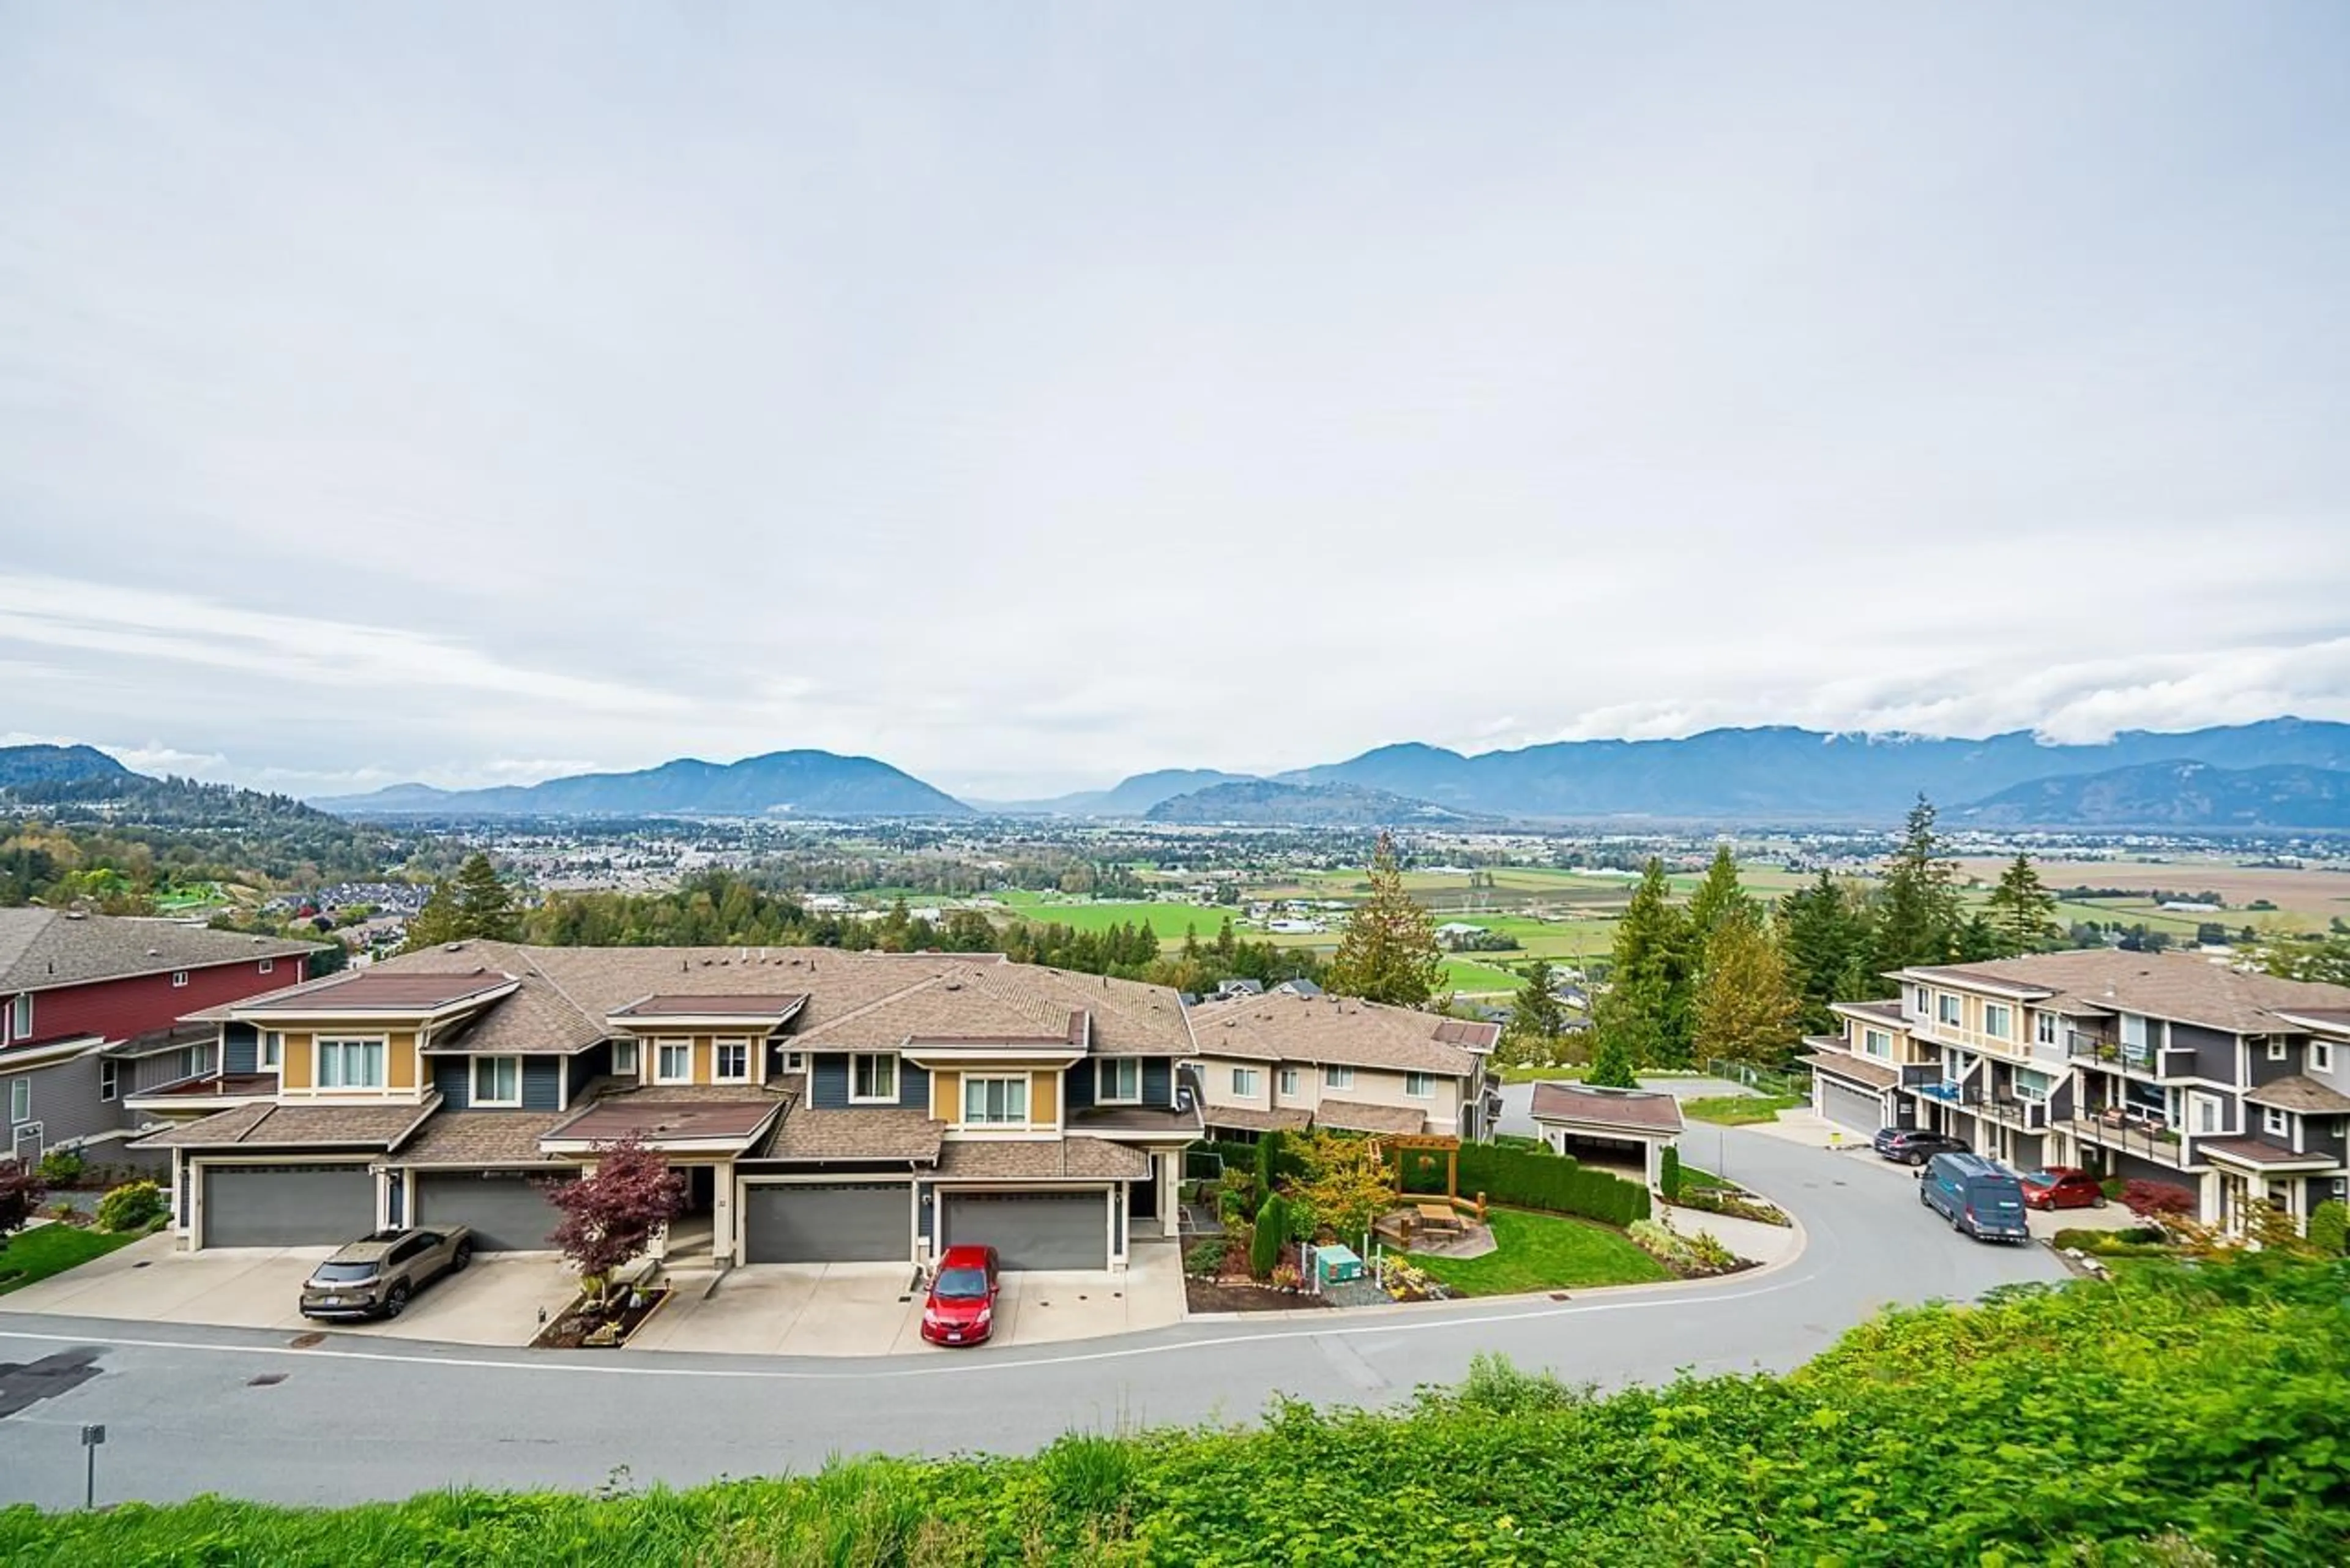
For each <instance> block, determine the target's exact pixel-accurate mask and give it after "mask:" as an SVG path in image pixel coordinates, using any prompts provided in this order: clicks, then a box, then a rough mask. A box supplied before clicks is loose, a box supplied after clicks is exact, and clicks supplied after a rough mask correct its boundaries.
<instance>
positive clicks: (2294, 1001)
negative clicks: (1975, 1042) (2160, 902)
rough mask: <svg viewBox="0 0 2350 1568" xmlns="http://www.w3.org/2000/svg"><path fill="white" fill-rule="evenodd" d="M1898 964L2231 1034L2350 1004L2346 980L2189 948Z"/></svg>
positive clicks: (2053, 1005)
mask: <svg viewBox="0 0 2350 1568" xmlns="http://www.w3.org/2000/svg"><path fill="white" fill-rule="evenodd" d="M1898 972H1899V973H1900V974H1902V975H1903V976H1905V977H1906V978H1908V979H1910V980H1913V981H1925V982H1926V983H1928V984H1929V985H1930V984H1932V983H1934V982H1935V981H1942V982H1943V983H1945V984H1949V985H1953V986H1966V985H1970V984H1972V985H1984V986H1992V987H1997V988H2000V989H2002V990H2008V991H2013V992H2021V993H2023V994H2025V995H2026V996H2027V997H2032V998H2033V999H2034V1000H2033V1006H2045V1007H2049V1008H2050V1009H2052V1010H2053V1011H2059V1012H2064V1011H2077V1010H2079V1009H2080V1008H2083V1007H2087V1008H2094V1009H2095V1010H2098V1011H2101V1012H2111V1011H2124V1012H2139V1013H2144V1014H2146V1015H2147V1016H2148V1017H2151V1018H2166V1019H2169V1020H2171V1021H2172V1022H2174V1023H2199V1024H2202V1025H2204V1026H2205V1027H2207V1028H2211V1029H2222V1030H2225V1031H2227V1032H2228V1033H2231V1034H2279V1033H2292V1032H2293V1027H2294V1026H2293V1024H2292V1023H2290V1022H2288V1021H2287V1020H2286V1019H2284V1018H2283V1017H2282V1016H2280V1015H2281V1014H2283V1013H2289V1012H2307V1011H2310V1010H2313V1009H2317V1010H2324V1009H2331V1008H2340V1007H2345V1006H2350V986H2340V985H2326V984H2324V983H2322V982H2319V981H2302V980H2279V979H2278V978H2276V977H2275V976H2273V975H2266V974H2255V973H2247V972H2246V971H2242V970H2239V969H2235V968H2233V967H2231V966H2230V965H2228V964H2225V963H2213V962H2211V961H2210V960H2208V959H2203V958H2198V957H2195V956H2194V955H2192V954H2188V953H2133V952H2124V951H2122V950H2119V949H2116V948H2090V949H2085V950H2081V951H2078V952H2061V953H2030V954H2026V955H2025V956H2023V957H2022V958H2012V959H1987V960H1983V961H1979V962H1973V963H1964V964H1950V965H1945V966H1942V967H1939V968H1929V969H1911V970H1903V971H1898ZM2040 998H2045V1000H2040Z"/></svg>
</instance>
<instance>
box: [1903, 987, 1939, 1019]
mask: <svg viewBox="0 0 2350 1568" xmlns="http://www.w3.org/2000/svg"><path fill="white" fill-rule="evenodd" d="M1909 1016H1910V1017H1912V1018H1930V1017H1931V1016H1933V1013H1932V1010H1931V1009H1929V1007H1928V1006H1927V1005H1926V988H1925V987H1924V986H1922V985H1913V986H1911V987H1909Z"/></svg>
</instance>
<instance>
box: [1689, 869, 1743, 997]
mask: <svg viewBox="0 0 2350 1568" xmlns="http://www.w3.org/2000/svg"><path fill="white" fill-rule="evenodd" d="M1753 908H1754V900H1753V899H1752V898H1748V897H1747V896H1746V890H1745V889H1744V888H1741V887H1740V886H1739V885H1738V862H1737V861H1736V860H1735V859H1733V858H1731V853H1730V846H1729V845H1727V844H1724V845H1721V846H1717V847H1716V848H1715V849H1714V852H1713V862H1712V864H1711V865H1709V866H1708V867H1706V868H1705V879H1704V880H1703V881H1701V882H1700V883H1699V884H1698V885H1697V891H1696V892H1695V893H1692V894H1690V901H1689V923H1690V936H1691V938H1692V941H1693V945H1694V946H1695V947H1696V949H1697V950H1698V963H1697V965H1696V967H1697V968H1698V969H1700V970H1702V969H1704V967H1705V959H1704V949H1705V947H1706V944H1708V943H1709V942H1711V940H1713V933H1714V931H1715V929H1717V928H1719V927H1720V926H1721V923H1722V922H1723V921H1724V920H1726V919H1730V918H1731V917H1732V916H1734V915H1737V914H1740V913H1742V912H1743V911H1751V910H1752V909H1753Z"/></svg>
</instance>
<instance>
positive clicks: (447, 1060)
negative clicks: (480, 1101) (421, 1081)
mask: <svg viewBox="0 0 2350 1568" xmlns="http://www.w3.org/2000/svg"><path fill="white" fill-rule="evenodd" d="M427 1060H429V1061H431V1062H432V1086H433V1087H434V1088H436V1089H438V1090H440V1091H441V1103H442V1105H444V1106H448V1107H449V1109H451V1110H452V1111H462V1110H463V1109H464V1108H465V1107H466V1106H470V1105H472V1104H473V1076H472V1075H473V1058H472V1057H471V1056H433V1057H429V1058H427Z"/></svg>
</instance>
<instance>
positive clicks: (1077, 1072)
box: [1061, 1058, 1095, 1111]
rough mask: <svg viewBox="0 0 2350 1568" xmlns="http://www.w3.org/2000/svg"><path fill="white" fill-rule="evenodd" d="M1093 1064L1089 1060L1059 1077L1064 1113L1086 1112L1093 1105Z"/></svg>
mask: <svg viewBox="0 0 2350 1568" xmlns="http://www.w3.org/2000/svg"><path fill="white" fill-rule="evenodd" d="M1094 1085H1095V1077H1094V1064H1093V1061H1092V1059H1091V1058H1088V1059H1087V1060H1086V1061H1083V1062H1080V1063H1078V1064H1076V1066H1074V1067H1072V1068H1070V1069H1069V1070H1068V1071H1067V1072H1066V1073H1064V1074H1062V1075H1061V1107H1062V1109H1063V1110H1065V1111H1087V1110H1091V1109H1092V1108H1093V1104H1094Z"/></svg>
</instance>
